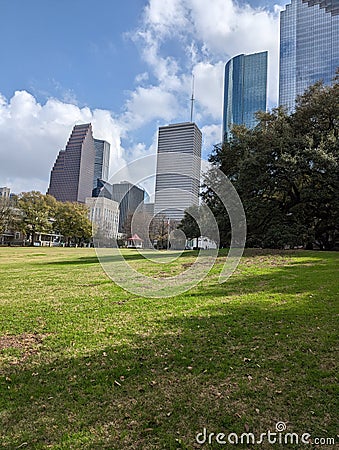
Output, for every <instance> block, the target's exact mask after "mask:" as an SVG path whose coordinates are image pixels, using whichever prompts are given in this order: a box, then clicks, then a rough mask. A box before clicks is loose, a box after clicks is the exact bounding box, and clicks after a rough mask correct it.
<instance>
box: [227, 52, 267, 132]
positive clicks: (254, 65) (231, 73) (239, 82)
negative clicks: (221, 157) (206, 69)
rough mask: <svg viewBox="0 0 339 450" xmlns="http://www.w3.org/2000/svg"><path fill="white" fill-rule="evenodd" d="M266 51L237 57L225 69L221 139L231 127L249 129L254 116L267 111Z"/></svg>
mask: <svg viewBox="0 0 339 450" xmlns="http://www.w3.org/2000/svg"><path fill="white" fill-rule="evenodd" d="M266 97H267V52H260V53H253V54H251V55H238V56H235V57H234V58H232V59H230V60H229V61H228V63H227V64H226V66H225V85H224V114H223V132H222V138H223V140H224V139H226V138H227V137H228V136H229V133H230V130H231V128H232V126H233V125H245V126H246V127H247V128H252V127H253V126H255V124H256V119H255V113H256V112H257V111H266Z"/></svg>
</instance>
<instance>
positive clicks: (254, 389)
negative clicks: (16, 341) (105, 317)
mask: <svg viewBox="0 0 339 450" xmlns="http://www.w3.org/2000/svg"><path fill="white" fill-rule="evenodd" d="M315 312H316V314H315ZM333 312H334V311H333V309H331V307H330V305H324V304H323V302H322V298H321V295H320V294H318V295H315V296H314V298H313V299H312V300H311V299H308V301H307V302H306V303H301V304H297V303H296V304H294V305H292V307H291V308H290V309H287V308H286V309H284V308H281V309H278V308H277V309H273V310H272V308H266V307H265V306H263V305H260V304H257V305H251V306H250V307H249V306H248V305H241V304H234V303H232V302H227V303H220V305H218V306H215V305H214V306H210V307H208V308H203V309H193V310H192V313H191V314H190V315H189V314H188V313H186V315H183V314H181V315H180V316H179V315H178V316H173V317H168V315H169V314H167V316H166V317H158V318H156V319H154V320H155V322H156V324H157V326H156V328H152V323H151V322H150V321H148V322H147V320H146V319H145V323H144V324H143V325H140V327H139V328H137V329H136V330H135V331H130V328H126V329H125V330H124V332H123V334H122V335H121V336H120V337H119V338H115V337H114V336H116V335H117V334H116V333H117V331H116V329H115V327H114V326H111V328H110V327H109V326H108V327H107V329H106V330H104V331H102V332H101V333H102V336H105V337H106V338H107V336H110V333H111V335H112V338H111V343H110V344H108V345H106V346H105V347H103V348H101V349H100V350H96V351H95V352H93V353H92V354H89V355H88V356H75V355H76V354H77V352H79V351H81V348H78V347H77V346H76V347H75V350H74V355H73V356H66V355H65V354H64V355H62V356H60V355H59V356H58V355H57V354H54V353H53V352H52V350H51V348H50V347H49V348H47V345H48V341H46V344H45V345H46V349H45V352H42V353H41V355H40V357H39V358H32V363H31V364H30V367H29V369H28V368H27V366H28V364H29V362H28V361H23V362H22V363H20V364H17V365H14V366H10V367H7V368H6V369H4V370H3V371H2V374H3V376H2V377H1V385H0V386H1V390H2V395H1V398H0V405H1V413H0V418H1V431H0V436H2V448H7V449H13V448H18V447H19V446H20V445H22V444H23V443H24V442H25V443H26V444H25V448H32V449H33V448H34V449H45V448H58V449H61V448H65V449H66V448H67V449H68V448H74V449H78V448H82V449H138V450H139V449H145V450H146V449H147V450H148V449H170V450H171V449H173V450H174V449H178V448H184V449H192V448H194V444H195V435H196V433H198V432H200V431H202V429H203V427H206V428H207V429H208V430H209V431H211V432H216V433H217V432H225V433H230V432H235V433H239V435H240V434H241V433H242V432H244V431H246V430H247V429H248V428H249V429H250V430H251V431H253V432H254V433H257V434H258V435H259V434H260V432H265V431H267V430H268V429H270V430H271V431H272V432H274V431H275V428H274V427H275V423H276V422H277V421H278V420H282V421H284V422H287V423H288V431H292V430H293V431H294V432H298V433H300V434H302V433H303V432H306V431H308V432H312V434H313V435H314V436H323V435H324V431H323V430H326V433H327V435H328V436H332V435H333V436H335V432H336V430H335V423H336V419H335V417H336V405H335V397H334V395H333V394H334V386H335V376H336V371H335V354H334V352H333V346H334V343H335V336H336V326H335V322H334V314H333ZM153 325H154V324H153ZM92 338H93V336H91V335H89V336H88V340H89V342H91V339H92ZM71 339H72V341H74V342H75V343H76V341H77V336H76V335H74V336H73V337H72V338H71ZM49 344H50V345H52V346H53V338H50V341H49ZM69 350H70V352H73V350H72V347H70V349H69ZM258 411H259V412H258ZM310 411H312V414H311V413H310ZM209 448H220V446H217V445H211V446H209ZM240 448H244V447H241V446H240ZM260 448H264V449H265V448H267V449H268V448H271V446H269V445H267V446H265V445H262V446H261V447H260ZM288 448H291V449H292V448H299V447H298V446H295V447H293V445H290V446H289V447H288ZM324 448H325V447H324Z"/></svg>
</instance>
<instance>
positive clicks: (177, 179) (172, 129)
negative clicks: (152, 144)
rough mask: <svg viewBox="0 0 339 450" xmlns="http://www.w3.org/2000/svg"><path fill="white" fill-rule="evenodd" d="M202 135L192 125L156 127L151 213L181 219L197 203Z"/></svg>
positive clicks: (180, 124)
mask: <svg viewBox="0 0 339 450" xmlns="http://www.w3.org/2000/svg"><path fill="white" fill-rule="evenodd" d="M201 143H202V134H201V131H200V130H199V128H198V127H197V125H196V124H195V123H192V122H185V123H177V124H172V125H168V126H164V127H160V128H159V134H158V153H157V169H156V180H155V204H154V214H155V215H157V214H161V215H164V216H166V218H168V219H174V220H181V219H182V218H183V217H184V212H185V210H186V209H187V208H188V207H190V206H193V205H198V204H199V185H200V170H201V159H200V158H201Z"/></svg>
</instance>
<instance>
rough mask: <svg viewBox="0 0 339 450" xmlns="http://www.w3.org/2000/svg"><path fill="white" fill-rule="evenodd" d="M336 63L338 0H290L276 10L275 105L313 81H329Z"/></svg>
mask: <svg viewBox="0 0 339 450" xmlns="http://www.w3.org/2000/svg"><path fill="white" fill-rule="evenodd" d="M338 66H339V1H338V0H292V1H291V3H290V4H288V5H286V9H285V10H284V11H281V13H280V74H279V105H283V106H286V107H287V109H288V110H289V111H291V110H293V109H294V106H295V99H296V97H297V95H300V94H303V92H304V91H305V89H307V87H309V86H310V85H312V84H314V83H315V82H316V81H319V80H323V81H324V83H325V84H329V83H330V82H331V80H332V79H333V78H334V76H335V71H336V68H337V67H338Z"/></svg>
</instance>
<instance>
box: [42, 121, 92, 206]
mask: <svg viewBox="0 0 339 450" xmlns="http://www.w3.org/2000/svg"><path fill="white" fill-rule="evenodd" d="M94 161H95V148H94V139H93V135H92V125H91V124H90V123H88V124H83V125H75V126H74V128H73V131H72V134H71V136H70V138H69V140H68V143H67V145H66V148H65V150H61V151H60V152H59V155H58V157H57V159H56V161H55V164H54V166H53V169H52V171H51V177H50V183H49V188H48V191H47V194H50V195H53V197H55V198H56V199H57V200H59V201H62V202H66V201H70V202H81V203H85V200H86V197H91V196H92V189H93V177H94Z"/></svg>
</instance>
